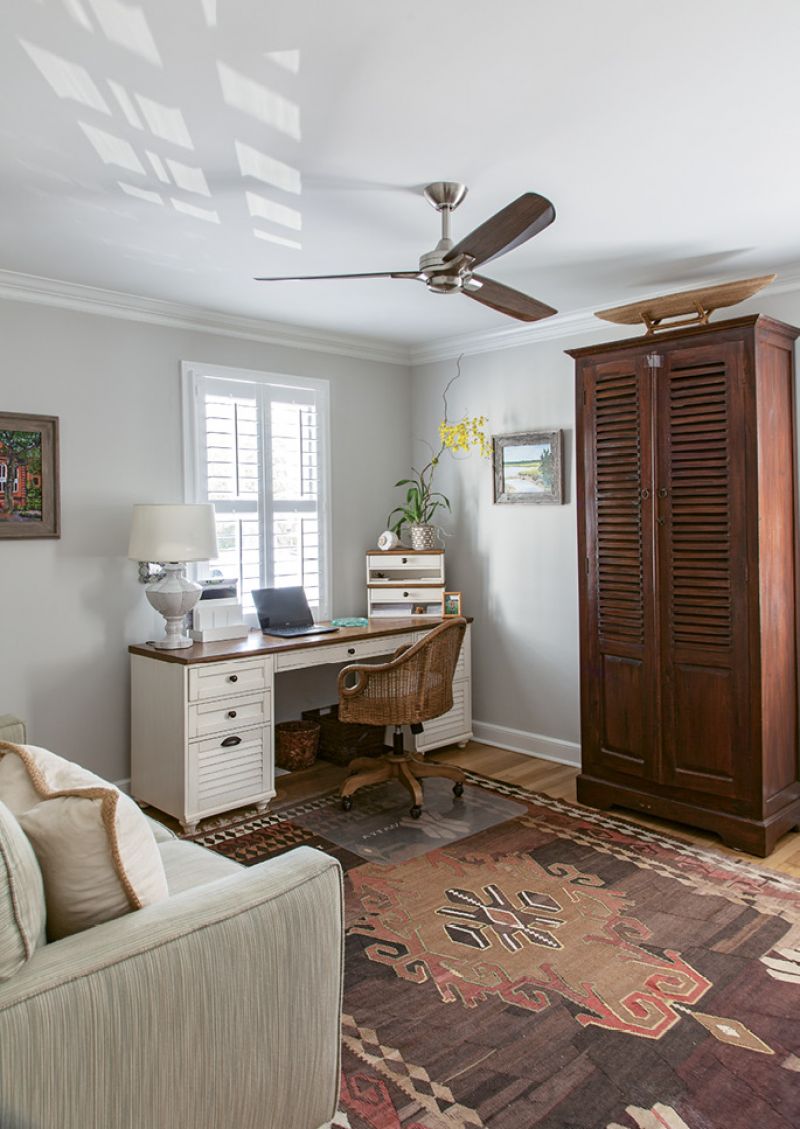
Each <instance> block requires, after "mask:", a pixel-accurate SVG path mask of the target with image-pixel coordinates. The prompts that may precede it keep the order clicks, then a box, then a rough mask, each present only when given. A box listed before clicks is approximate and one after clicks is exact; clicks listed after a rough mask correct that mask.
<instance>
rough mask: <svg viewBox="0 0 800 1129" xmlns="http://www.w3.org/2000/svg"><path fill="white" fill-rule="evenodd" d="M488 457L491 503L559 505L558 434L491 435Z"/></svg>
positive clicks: (559, 433) (524, 432)
mask: <svg viewBox="0 0 800 1129" xmlns="http://www.w3.org/2000/svg"><path fill="white" fill-rule="evenodd" d="M492 454H493V461H494V500H495V502H513V503H517V502H528V503H537V502H538V503H542V502H550V503H554V504H556V505H560V504H561V501H562V485H561V432H560V431H518V432H516V433H515V434H514V435H495V436H494V437H493V438H492Z"/></svg>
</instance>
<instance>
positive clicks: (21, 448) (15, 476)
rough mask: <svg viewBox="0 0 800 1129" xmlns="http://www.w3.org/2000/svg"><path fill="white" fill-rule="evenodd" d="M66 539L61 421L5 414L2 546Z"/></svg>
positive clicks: (0, 452)
mask: <svg viewBox="0 0 800 1129" xmlns="http://www.w3.org/2000/svg"><path fill="white" fill-rule="evenodd" d="M60 536H61V498H60V490H59V449H58V417H57V416H39V415H28V414H26V413H24V412H0V540H14V539H19V538H29V537H60Z"/></svg>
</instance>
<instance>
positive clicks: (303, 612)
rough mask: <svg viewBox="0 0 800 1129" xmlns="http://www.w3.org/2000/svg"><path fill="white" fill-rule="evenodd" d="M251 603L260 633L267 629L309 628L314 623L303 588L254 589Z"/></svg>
mask: <svg viewBox="0 0 800 1129" xmlns="http://www.w3.org/2000/svg"><path fill="white" fill-rule="evenodd" d="M253 603H254V604H255V606H256V612H257V613H258V622H259V623H260V624H261V629H262V631H266V629H267V628H268V627H310V626H311V625H312V624H313V622H314V618H313V616H312V615H311V608H310V607H309V606H308V600H307V599H306V593H305V589H304V588H254V589H253Z"/></svg>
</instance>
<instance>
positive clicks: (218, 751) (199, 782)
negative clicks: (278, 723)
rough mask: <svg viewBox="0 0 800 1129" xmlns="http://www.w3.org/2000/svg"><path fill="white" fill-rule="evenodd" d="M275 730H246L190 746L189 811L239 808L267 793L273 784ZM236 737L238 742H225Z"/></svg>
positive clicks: (262, 728)
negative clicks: (272, 764) (272, 762)
mask: <svg viewBox="0 0 800 1129" xmlns="http://www.w3.org/2000/svg"><path fill="white" fill-rule="evenodd" d="M271 737H272V734H271V730H270V729H269V728H268V727H266V726H259V727H258V728H256V729H244V730H242V731H241V732H240V733H237V734H230V735H229V736H227V737H221V736H217V737H213V738H211V739H210V740H207V741H192V742H191V743H190V745H189V810H190V811H191V812H192V813H197V812H202V811H206V810H209V809H212V808H216V809H217V810H220V809H222V808H224V806H225V805H229V806H230V807H235V806H236V804H237V802H240V803H246V802H248V801H250V800H254V799H256V798H257V797H260V796H263V794H264V793H265V792H268V791H270V790H271V787H272V783H271V781H272V772H271V759H272V745H271ZM233 738H235V739H236V742H237V743H236V744H231V745H225V744H223V742H224V741H230V740H232V739H233Z"/></svg>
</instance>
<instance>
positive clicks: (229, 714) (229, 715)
mask: <svg viewBox="0 0 800 1129" xmlns="http://www.w3.org/2000/svg"><path fill="white" fill-rule="evenodd" d="M228 717H236V710H228Z"/></svg>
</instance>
